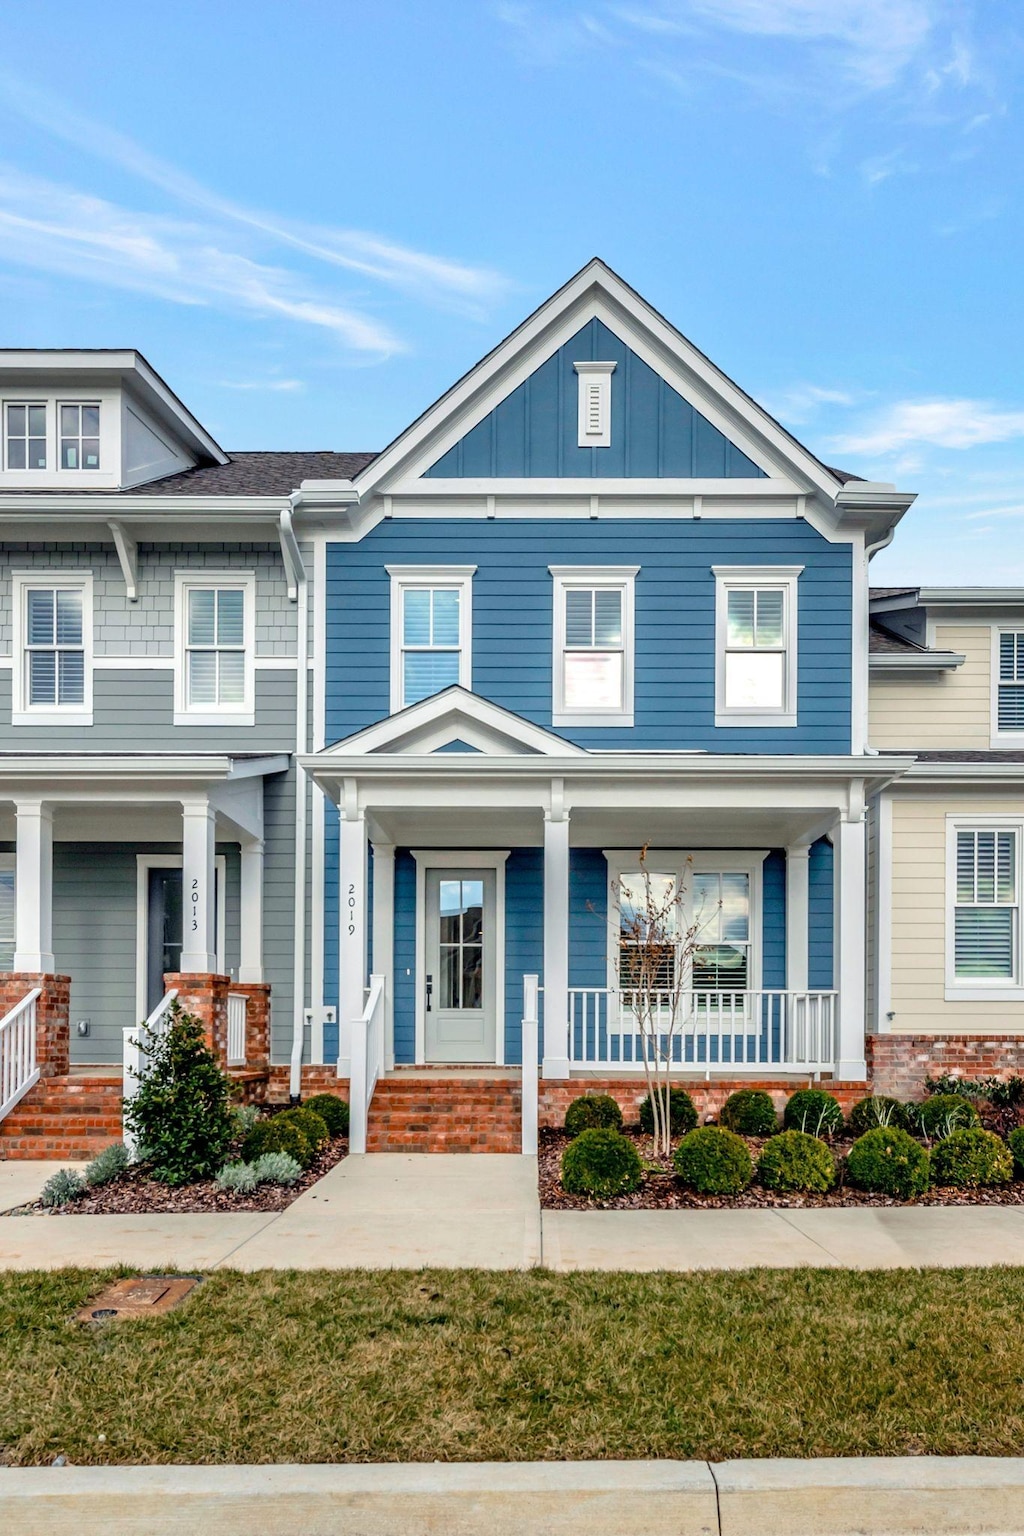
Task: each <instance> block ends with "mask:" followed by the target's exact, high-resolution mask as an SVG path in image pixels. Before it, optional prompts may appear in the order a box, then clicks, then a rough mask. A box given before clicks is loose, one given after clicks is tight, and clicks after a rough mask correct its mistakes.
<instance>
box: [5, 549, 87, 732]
mask: <svg viewBox="0 0 1024 1536" xmlns="http://www.w3.org/2000/svg"><path fill="white" fill-rule="evenodd" d="M13 584H14V614H15V620H14V622H15V635H16V654H15V657H14V697H13V701H12V721H13V723H14V724H15V725H29V724H33V725H43V724H61V725H63V724H91V723H92V676H91V673H92V633H91V631H92V578H91V575H89V574H88V573H82V574H78V575H75V576H67V577H64V576H61V577H59V578H55V577H53V576H48V575H41V574H36V573H34V572H15V573H14V575H13Z"/></svg>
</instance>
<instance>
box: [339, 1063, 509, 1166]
mask: <svg viewBox="0 0 1024 1536" xmlns="http://www.w3.org/2000/svg"><path fill="white" fill-rule="evenodd" d="M521 1105H522V1093H521V1091H520V1089H519V1087H518V1086H516V1087H511V1086H510V1085H509V1084H508V1083H507V1082H501V1081H499V1082H492V1081H488V1080H486V1079H484V1080H481V1079H477V1080H476V1081H474V1080H472V1079H470V1080H468V1081H465V1082H459V1081H457V1080H452V1079H449V1078H443V1079H437V1080H435V1081H434V1082H430V1083H425V1082H423V1080H422V1079H420V1080H418V1081H415V1082H402V1080H401V1079H400V1078H387V1079H385V1080H384V1081H382V1082H380V1083H378V1084H377V1090H376V1092H375V1093H374V1096H373V1103H372V1104H371V1105H370V1123H369V1126H368V1128H367V1138H366V1150H367V1151H368V1152H439V1153H440V1152H467V1153H472V1152H518V1151H519V1149H520V1146H521V1137H522V1129H521Z"/></svg>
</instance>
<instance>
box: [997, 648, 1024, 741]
mask: <svg viewBox="0 0 1024 1536" xmlns="http://www.w3.org/2000/svg"><path fill="white" fill-rule="evenodd" d="M997 638H998V648H997V652H996V699H995V706H996V709H995V713H996V731H997V732H998V733H999V734H1000V735H1003V734H1013V735H1014V736H1018V735H1019V736H1024V630H1021V629H1001V630H999V632H998V637H997Z"/></svg>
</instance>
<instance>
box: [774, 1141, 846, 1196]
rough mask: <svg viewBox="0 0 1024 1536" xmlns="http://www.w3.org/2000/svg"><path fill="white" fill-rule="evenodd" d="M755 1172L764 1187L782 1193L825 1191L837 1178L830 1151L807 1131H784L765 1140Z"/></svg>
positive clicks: (827, 1190) (819, 1192)
mask: <svg viewBox="0 0 1024 1536" xmlns="http://www.w3.org/2000/svg"><path fill="white" fill-rule="evenodd" d="M757 1175H758V1178H759V1179H760V1180H761V1183H762V1184H763V1185H764V1187H765V1189H774V1190H778V1191H779V1192H780V1193H782V1194H797V1193H806V1194H815V1195H827V1194H828V1192H829V1190H830V1189H831V1188H832V1186H833V1185H834V1184H835V1181H836V1165H835V1159H834V1158H833V1156H832V1153H831V1152H830V1151H829V1149H828V1147H827V1146H826V1145H825V1143H824V1142H823V1141H821V1140H819V1138H818V1137H817V1136H809V1135H808V1134H807V1132H806V1131H783V1132H782V1134H781V1136H773V1137H772V1138H771V1139H770V1140H769V1141H766V1142H765V1144H764V1150H763V1151H762V1153H761V1156H760V1158H759V1159H758V1164H757Z"/></svg>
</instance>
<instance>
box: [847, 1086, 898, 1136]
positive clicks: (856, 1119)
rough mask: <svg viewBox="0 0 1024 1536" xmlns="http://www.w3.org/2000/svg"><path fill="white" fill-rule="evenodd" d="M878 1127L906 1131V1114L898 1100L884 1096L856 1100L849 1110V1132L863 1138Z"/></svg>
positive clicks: (877, 1095)
mask: <svg viewBox="0 0 1024 1536" xmlns="http://www.w3.org/2000/svg"><path fill="white" fill-rule="evenodd" d="M879 1126H885V1127H888V1128H890V1129H892V1130H900V1131H905V1130H906V1129H907V1112H906V1110H905V1109H904V1108H903V1105H902V1104H901V1103H900V1101H899V1099H889V1098H886V1097H885V1095H884V1094H876V1095H875V1097H874V1098H868V1099H858V1101H857V1103H856V1104H855V1105H854V1106H853V1108H852V1109H851V1110H850V1130H851V1131H853V1133H854V1135H856V1136H863V1135H864V1134H865V1133H866V1132H867V1131H874V1130H877V1129H878V1127H879Z"/></svg>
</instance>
